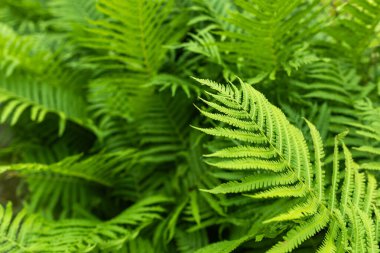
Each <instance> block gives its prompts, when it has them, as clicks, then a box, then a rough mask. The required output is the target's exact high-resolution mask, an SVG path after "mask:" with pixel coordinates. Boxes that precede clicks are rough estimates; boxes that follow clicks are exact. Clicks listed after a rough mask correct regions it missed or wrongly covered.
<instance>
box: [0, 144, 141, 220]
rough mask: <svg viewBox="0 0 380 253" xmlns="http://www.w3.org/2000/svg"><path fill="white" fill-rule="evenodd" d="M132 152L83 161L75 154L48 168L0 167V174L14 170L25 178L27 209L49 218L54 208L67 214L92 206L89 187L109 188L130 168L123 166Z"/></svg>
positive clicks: (41, 166) (130, 158)
mask: <svg viewBox="0 0 380 253" xmlns="http://www.w3.org/2000/svg"><path fill="white" fill-rule="evenodd" d="M133 153H134V151H133V150H127V151H123V152H119V153H114V154H105V155H95V156H92V157H89V158H86V159H81V155H77V156H72V157H68V158H66V159H64V160H63V161H60V162H58V163H55V164H50V165H47V164H37V163H30V164H13V165H5V166H4V165H3V166H1V167H0V172H1V173H4V172H7V171H17V172H19V173H20V174H21V175H22V176H25V177H27V182H28V185H29V190H30V193H31V196H30V202H29V208H30V209H31V210H36V209H41V208H42V209H46V210H45V211H47V214H48V215H51V214H52V213H53V211H54V210H55V209H56V208H63V209H64V210H65V212H67V213H66V215H70V214H71V212H73V208H74V206H75V205H78V204H79V205H82V206H89V205H94V204H95V203H96V201H95V202H94V197H95V196H96V195H93V194H90V189H91V188H94V187H96V186H101V187H113V185H114V184H115V183H116V182H117V181H118V177H119V176H120V175H122V174H123V173H125V171H126V169H127V168H128V166H132V164H133V163H132V162H131V164H130V165H125V164H123V163H125V162H127V161H132V160H133ZM52 182H54V183H52ZM95 199H96V197H95Z"/></svg>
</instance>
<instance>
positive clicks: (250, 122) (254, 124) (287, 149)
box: [198, 79, 378, 252]
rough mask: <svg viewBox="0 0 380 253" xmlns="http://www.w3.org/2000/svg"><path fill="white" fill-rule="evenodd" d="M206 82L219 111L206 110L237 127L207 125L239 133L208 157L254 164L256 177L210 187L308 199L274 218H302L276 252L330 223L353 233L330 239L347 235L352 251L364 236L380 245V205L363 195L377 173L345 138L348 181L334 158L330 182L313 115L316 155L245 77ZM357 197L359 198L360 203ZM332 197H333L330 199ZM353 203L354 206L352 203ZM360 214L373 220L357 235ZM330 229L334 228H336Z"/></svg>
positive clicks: (228, 164)
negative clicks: (378, 209) (377, 211)
mask: <svg viewBox="0 0 380 253" xmlns="http://www.w3.org/2000/svg"><path fill="white" fill-rule="evenodd" d="M198 81H199V82H200V83H202V84H203V85H207V86H209V87H210V88H212V90H214V91H215V92H216V94H215V93H210V95H211V97H213V98H214V101H215V102H211V101H205V103H206V104H207V105H208V106H210V107H211V108H212V109H213V111H215V112H206V111H203V110H202V109H201V112H202V113H203V114H204V115H206V116H207V117H209V118H211V119H213V120H216V121H219V122H222V123H224V124H228V125H230V126H232V129H231V128H228V130H227V128H222V127H218V126H216V127H214V128H211V129H210V128H199V130H201V131H203V132H205V133H207V134H210V135H214V136H217V137H223V138H225V139H226V140H235V141H233V142H227V143H229V144H227V145H228V146H229V147H228V148H223V149H219V150H217V151H216V152H214V153H212V154H211V155H208V157H210V158H209V159H208V160H209V162H208V163H209V164H211V165H212V166H213V167H217V168H219V169H225V170H233V171H234V170H249V171H250V174H251V176H250V177H249V178H248V179H247V178H244V179H242V181H241V182H236V181H235V182H228V183H225V184H222V185H220V186H218V187H216V188H214V189H211V190H210V192H213V193H224V194H225V193H238V192H248V194H246V196H247V197H251V198H253V199H267V198H289V200H288V201H294V202H297V201H300V202H301V203H302V204H300V205H298V206H297V205H294V206H295V207H293V208H291V209H290V210H288V211H287V212H286V213H284V214H280V215H279V216H277V217H273V218H271V219H270V221H271V222H274V221H276V222H279V221H294V222H295V221H297V222H295V223H294V225H293V226H292V227H291V228H290V229H289V230H288V232H287V233H286V235H285V236H284V238H283V241H281V242H279V243H277V244H276V245H275V246H273V247H272V248H271V249H270V250H269V252H290V251H292V250H293V249H295V248H297V247H298V246H299V245H300V244H301V243H302V242H304V241H305V240H307V239H309V238H310V237H312V236H314V235H315V234H317V233H318V232H320V231H321V230H323V229H324V228H329V230H332V229H334V230H336V229H338V230H341V231H345V233H347V234H348V235H347V238H341V239H338V235H337V234H336V235H335V236H334V238H328V237H327V238H326V239H325V240H333V241H335V240H342V245H340V246H339V250H345V249H346V248H347V247H350V246H349V245H355V244H357V243H359V242H358V241H360V240H369V241H368V245H370V246H368V249H372V250H376V251H378V246H376V247H373V245H376V240H375V239H374V237H365V236H370V235H371V234H372V232H371V230H373V227H374V224H373V223H372V224H371V222H369V221H370V220H371V217H372V212H373V209H372V208H367V209H362V208H363V206H362V205H363V202H362V201H360V197H355V196H356V195H357V194H362V191H361V189H362V188H363V187H364V184H365V182H366V180H369V182H370V181H373V180H374V178H372V177H369V178H368V179H366V178H367V176H366V175H365V174H363V173H361V172H359V171H358V170H357V169H358V166H357V164H355V163H354V161H353V160H352V155H351V153H350V151H349V150H348V149H347V147H346V145H345V144H344V142H343V141H342V140H340V141H339V140H338V139H336V142H335V151H334V156H338V151H337V149H338V142H341V143H342V148H343V153H344V158H345V168H344V171H343V172H342V173H344V175H345V176H344V179H343V181H342V182H341V183H339V181H338V180H337V179H338V178H337V175H338V174H340V173H341V172H339V169H340V168H339V165H338V164H337V162H334V164H333V168H332V173H333V177H332V181H331V182H329V181H326V180H325V173H326V172H325V170H326V169H327V168H325V166H323V163H324V150H323V145H322V140H321V137H320V136H319V133H318V131H317V130H316V128H315V126H314V125H312V124H311V123H310V122H308V121H307V124H308V126H309V129H310V134H311V137H312V141H313V149H314V159H313V161H314V162H312V160H311V158H310V152H309V149H308V146H307V144H306V141H305V138H304V136H303V134H302V133H301V132H300V130H298V129H297V128H295V127H294V126H293V125H291V124H290V123H289V122H288V121H287V120H286V118H285V116H284V115H283V114H282V112H281V111H280V110H279V109H278V108H276V107H274V106H273V105H271V104H270V103H269V102H268V101H267V100H266V99H265V97H264V96H263V95H262V94H261V93H259V92H257V91H256V90H255V89H253V88H252V87H251V86H249V85H247V84H245V83H243V82H241V88H238V87H236V86H234V85H229V86H224V85H221V84H217V83H214V82H211V81H208V80H201V79H198ZM210 159H213V160H211V161H210ZM334 175H335V176H334ZM263 181H264V182H265V183H264V182H263ZM328 185H331V186H330V187H329V188H330V190H329V192H331V193H330V194H332V195H329V194H328V193H325V192H326V188H327V186H328ZM339 185H341V187H342V188H341V189H342V192H341V193H340V194H338V193H337V192H336V190H334V189H336V188H337V187H340V186H339ZM359 196H360V195H359ZM355 198H356V199H357V201H355V202H354V201H353V199H355ZM300 199H301V200H300ZM328 199H329V200H330V201H331V202H330V203H329V202H327V201H326V200H328ZM352 202H353V203H352ZM351 205H353V207H350V206H351ZM313 206H314V207H313ZM311 207H313V208H311ZM357 213H360V214H359V215H360V216H363V217H362V218H361V222H369V223H368V224H367V225H366V226H367V231H366V233H363V234H362V235H361V236H360V235H358V236H357V237H355V236H354V235H350V234H351V232H349V231H347V229H348V230H349V229H350V228H351V227H352V228H353V227H354V224H353V222H354V221H352V220H351V219H350V216H351V217H355V216H356V215H358V214H357ZM364 217H366V218H364ZM363 219H364V220H365V221H364V220H363ZM357 222H358V221H357ZM335 227H337V228H335ZM326 236H332V235H331V234H329V233H328V234H327V235H326ZM364 238H366V239H364Z"/></svg>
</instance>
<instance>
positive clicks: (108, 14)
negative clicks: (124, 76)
mask: <svg viewBox="0 0 380 253" xmlns="http://www.w3.org/2000/svg"><path fill="white" fill-rule="evenodd" d="M96 6H97V10H98V11H99V12H100V13H102V14H103V15H104V18H101V19H95V20H91V21H90V26H89V27H87V28H85V30H86V31H87V32H88V34H89V37H83V38H81V39H80V43H81V45H82V46H84V47H86V48H90V49H94V50H100V51H101V52H103V53H102V54H101V56H100V57H94V59H91V58H89V60H95V61H99V60H100V61H104V62H114V63H115V64H114V65H115V68H116V69H120V68H125V69H128V70H130V71H133V72H140V73H144V74H147V75H153V74H155V73H156V72H157V70H158V69H159V68H160V67H161V65H162V64H163V60H164V58H165V52H166V51H167V49H166V48H164V47H163V45H165V44H167V43H170V41H173V40H174V41H175V38H176V36H178V35H179V34H180V33H175V34H174V33H173V32H174V29H176V28H180V27H177V26H176V25H177V24H178V22H177V21H176V19H174V20H171V22H166V21H167V19H168V17H169V15H171V13H172V11H173V1H172V0H160V1H125V0H123V1H114V0H101V1H98V2H97V3H96ZM177 18H181V15H179V16H177ZM100 35H101V36H100ZM110 42H111V43H110Z"/></svg>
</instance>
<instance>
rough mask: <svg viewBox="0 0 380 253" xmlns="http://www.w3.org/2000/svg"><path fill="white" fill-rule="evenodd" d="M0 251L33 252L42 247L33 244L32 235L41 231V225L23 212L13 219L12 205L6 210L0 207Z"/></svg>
mask: <svg viewBox="0 0 380 253" xmlns="http://www.w3.org/2000/svg"><path fill="white" fill-rule="evenodd" d="M0 221H1V223H0V224H1V225H0V250H1V251H2V252H27V251H34V250H37V249H39V248H40V247H41V246H43V244H42V243H40V242H38V243H36V244H33V237H34V236H33V235H34V233H36V232H37V231H39V230H40V229H42V223H41V222H40V221H39V220H38V218H37V217H35V216H29V215H27V214H26V211H25V210H23V211H21V212H19V213H18V214H17V215H15V216H14V217H13V211H12V204H10V203H9V204H7V206H6V208H4V207H3V206H2V205H0Z"/></svg>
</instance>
